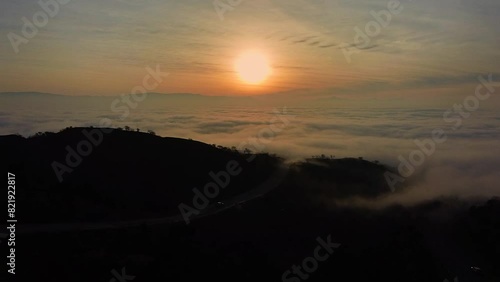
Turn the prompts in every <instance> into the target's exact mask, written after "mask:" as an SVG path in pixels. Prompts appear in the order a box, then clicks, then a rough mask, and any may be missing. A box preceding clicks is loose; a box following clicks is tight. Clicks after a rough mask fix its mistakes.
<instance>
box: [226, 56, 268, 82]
mask: <svg viewBox="0 0 500 282" xmlns="http://www.w3.org/2000/svg"><path fill="white" fill-rule="evenodd" d="M234 66H235V69H236V72H237V73H238V75H239V76H240V78H241V80H243V81H244V82H245V83H248V84H259V83H261V82H263V81H264V80H265V79H266V78H267V77H268V76H269V74H271V68H270V67H269V61H268V60H267V58H266V57H265V56H264V55H263V54H262V53H260V52H256V51H251V52H246V53H243V54H242V55H241V56H240V57H239V58H238V59H237V60H236V62H235V64H234Z"/></svg>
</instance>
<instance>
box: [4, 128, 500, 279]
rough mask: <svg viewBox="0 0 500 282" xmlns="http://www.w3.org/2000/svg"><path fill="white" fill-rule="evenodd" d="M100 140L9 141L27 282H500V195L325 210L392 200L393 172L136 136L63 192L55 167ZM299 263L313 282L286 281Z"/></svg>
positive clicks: (101, 156)
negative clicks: (187, 216)
mask: <svg viewBox="0 0 500 282" xmlns="http://www.w3.org/2000/svg"><path fill="white" fill-rule="evenodd" d="M92 130H96V129H95V128H69V129H66V130H63V131H61V132H59V133H40V134H37V135H36V136H34V137H30V138H24V137H21V136H14V135H11V136H2V137H0V148H1V149H0V154H1V156H2V162H1V165H2V171H10V172H15V173H16V179H17V182H16V183H17V184H16V187H17V188H16V189H17V194H16V201H17V203H18V209H17V213H18V218H19V223H18V230H19V233H18V234H17V238H18V239H17V240H18V242H19V246H18V247H17V252H18V253H17V264H18V265H19V268H20V269H21V267H23V268H24V270H23V271H20V273H21V274H20V275H22V276H23V277H22V278H23V281H29V280H31V279H37V280H41V281H111V280H112V279H113V278H115V281H118V280H116V277H115V276H114V274H113V273H112V272H111V270H113V269H114V270H116V271H117V272H118V273H122V270H123V268H125V272H126V274H127V275H130V276H134V279H133V281H201V280H222V281H305V280H307V281H439V282H441V281H444V279H448V280H449V281H453V278H454V277H458V278H459V281H499V277H500V273H499V270H498V267H497V266H498V265H500V261H499V257H500V256H499V254H500V240H499V238H500V236H499V235H500V233H499V232H500V217H499V216H498V215H499V214H500V200H499V199H492V200H490V201H488V202H485V203H481V204H471V203H467V202H464V201H461V200H458V199H445V198H443V199H436V200H434V201H430V202H428V203H424V204H421V205H418V206H415V207H404V206H398V205H395V206H392V207H388V208H385V209H380V210H369V209H364V208H359V207H346V206H336V205H335V204H334V201H332V204H331V205H329V206H325V205H324V204H319V203H318V201H317V199H318V198H328V199H333V200H334V199H349V198H350V197H362V198H365V199H371V200H374V201H375V200H377V198H378V197H383V196H384V195H386V194H387V193H391V192H390V189H388V187H387V184H385V181H384V178H383V174H384V172H385V171H386V170H387V169H390V168H387V167H385V166H384V165H381V164H378V163H372V162H369V161H365V160H362V159H354V158H347V159H332V158H326V157H316V158H311V159H308V160H304V161H302V162H297V163H293V164H288V165H285V163H284V160H282V159H280V158H279V157H277V156H273V155H269V154H252V153H251V152H248V151H246V152H244V153H242V152H238V151H236V150H235V149H234V148H233V149H230V148H224V147H220V146H214V145H208V144H204V143H201V142H197V141H193V140H185V139H178V138H162V137H159V136H155V135H153V134H148V133H141V132H132V131H125V130H113V131H112V132H110V133H105V134H103V138H102V143H100V144H99V145H97V146H94V147H93V149H92V152H91V153H90V154H89V155H88V156H84V157H82V160H81V163H80V164H79V165H77V166H76V167H74V168H72V169H73V171H72V172H70V173H66V174H64V175H63V178H62V182H59V180H58V177H57V176H56V173H54V171H53V168H52V164H53V162H54V161H57V162H60V163H61V164H64V163H65V158H66V156H67V153H68V151H67V149H66V146H70V147H71V148H73V149H75V148H78V144H80V143H81V141H82V140H88V139H87V137H86V135H85V134H84V133H83V132H84V131H86V132H91V131H92ZM75 150H77V149H75ZM249 160H250V161H249ZM233 161H234V162H236V163H238V164H239V166H240V167H241V173H240V174H238V175H236V176H234V177H231V180H230V183H229V184H228V185H227V186H226V188H224V189H221V192H220V194H219V195H217V196H216V197H214V198H213V199H210V204H209V205H208V207H207V208H206V209H205V211H204V213H202V214H200V216H194V217H193V218H192V221H191V222H190V223H189V224H186V223H185V222H184V221H183V220H182V217H179V213H180V211H179V208H178V205H179V204H180V203H186V204H190V205H192V201H193V196H194V194H193V190H192V189H193V188H194V187H197V188H199V189H200V190H201V191H203V187H204V185H206V184H207V183H209V182H211V181H213V178H212V177H211V176H210V175H209V173H210V172H214V173H218V172H221V171H226V170H227V164H228V163H230V162H233ZM218 202H220V203H218ZM151 219H160V220H157V221H155V220H151ZM163 219H165V220H163ZM318 238H321V240H324V241H327V240H331V242H334V243H339V244H340V246H337V247H336V248H335V250H334V251H332V253H331V254H329V256H328V258H327V259H325V260H324V261H316V263H317V267H316V266H315V265H313V262H311V259H308V258H310V257H314V252H315V249H316V248H317V247H318V246H319V245H320V243H318V242H320V241H318V240H320V239H318ZM327 238H330V239H327ZM325 250H326V249H325ZM323 253H324V254H326V251H325V252H323V251H322V254H323ZM305 261H309V266H306V268H307V267H309V268H308V269H311V268H314V271H311V272H310V273H309V272H307V271H305V270H304V268H303V262H305ZM306 264H307V263H306ZM293 265H300V267H301V269H302V275H303V278H301V276H300V275H299V274H294V273H293V272H290V273H288V275H286V271H287V270H290V271H292V270H293ZM313 266H314V267H313ZM472 266H475V267H479V268H480V270H475V271H473V270H471V267H472ZM28 269H29V271H28ZM284 273H285V275H284ZM19 277H21V276H19ZM129 278H130V277H129ZM127 281H131V280H127Z"/></svg>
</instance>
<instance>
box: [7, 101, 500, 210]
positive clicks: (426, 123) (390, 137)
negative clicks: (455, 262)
mask: <svg viewBox="0 0 500 282" xmlns="http://www.w3.org/2000/svg"><path fill="white" fill-rule="evenodd" d="M197 99H198V100H199V98H196V97H194V98H193V100H197ZM201 99H202V100H203V99H205V98H201ZM0 100H2V101H1V102H2V103H1V104H0V135H7V134H15V133H17V134H21V135H23V136H30V135H32V134H34V133H36V132H39V131H59V130H60V129H63V128H65V127H68V126H73V127H77V126H98V125H99V122H100V121H101V120H102V119H109V120H111V121H112V124H113V126H114V127H124V126H129V127H131V128H132V129H134V130H135V129H136V128H139V129H140V130H141V131H147V130H153V131H155V132H156V134H157V135H160V136H172V137H181V138H191V139H194V140H199V141H202V142H205V143H209V144H218V145H223V146H227V147H232V146H236V147H238V146H239V144H241V143H242V142H244V141H246V140H248V139H249V138H251V137H256V138H258V134H259V132H260V131H261V130H262V129H265V128H269V126H270V125H271V124H272V123H273V122H275V119H274V118H275V117H276V115H277V114H276V112H277V111H278V112H281V114H284V115H285V116H286V117H287V118H289V121H290V123H289V124H288V125H287V126H286V127H285V128H284V129H283V130H282V131H280V132H279V133H277V134H276V135H275V136H273V137H272V138H267V139H268V140H266V142H265V144H264V148H252V147H251V146H249V148H250V149H252V150H253V151H266V152H270V153H276V154H278V155H280V156H282V157H285V158H286V159H288V160H290V161H295V160H299V159H303V158H306V157H310V156H313V155H321V154H324V155H326V156H330V155H331V156H335V157H337V158H340V157H363V158H365V159H367V160H372V161H373V160H378V161H380V162H382V163H385V164H388V165H391V166H394V167H397V166H398V164H399V163H400V156H402V157H403V158H405V159H408V158H409V154H411V152H413V151H415V150H418V147H417V146H416V144H415V140H421V141H423V140H426V139H429V138H432V132H433V130H435V129H441V130H443V131H444V132H445V136H446V141H444V142H443V143H440V144H436V150H435V152H434V153H432V154H431V155H429V156H427V155H426V156H425V161H424V162H423V164H421V165H419V166H417V167H416V173H418V174H419V175H421V178H422V179H421V181H419V182H418V184H416V186H417V187H414V189H409V190H408V191H406V192H404V193H393V195H391V196H390V197H388V198H386V199H383V202H384V203H395V202H397V203H408V204H411V203H418V202H421V201H425V200H429V199H433V198H436V197H441V196H458V197H469V198H470V197H482V196H486V197H492V196H500V185H499V183H500V173H499V168H500V146H498V145H499V140H500V139H499V137H500V113H498V112H497V111H494V110H486V109H482V108H479V109H478V110H476V111H474V112H471V113H470V116H468V117H467V118H462V119H461V121H462V124H461V126H460V127H458V128H456V127H455V128H454V126H455V125H456V124H455V122H451V121H450V120H448V121H446V120H445V119H443V115H444V113H445V112H446V111H447V110H449V109H451V106H452V105H450V108H435V109H432V108H418V109H417V108H356V107H349V108H348V107H339V108H334V107H321V106H316V107H312V106H301V105H297V104H295V105H293V104H292V105H287V104H286V103H283V104H279V103H274V104H267V103H247V102H243V103H232V102H228V101H226V100H224V99H223V100H218V101H215V102H214V101H205V100H204V101H201V102H200V101H194V102H193V101H191V100H190V99H185V98H182V99H170V100H168V101H166V100H164V99H160V98H158V97H153V98H151V99H149V100H147V101H145V102H144V103H142V104H141V105H138V106H137V107H136V108H135V109H132V108H130V109H129V113H128V115H127V116H126V117H125V118H123V113H122V112H116V111H113V110H111V107H110V105H111V103H112V101H113V98H109V97H107V98H103V97H97V98H96V97H71V98H60V97H57V98H51V99H42V98H30V99H13V98H0ZM208 100H210V99H208ZM214 100H216V99H215V98H214ZM454 116H455V117H456V115H454ZM61 150H63V148H61Z"/></svg>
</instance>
